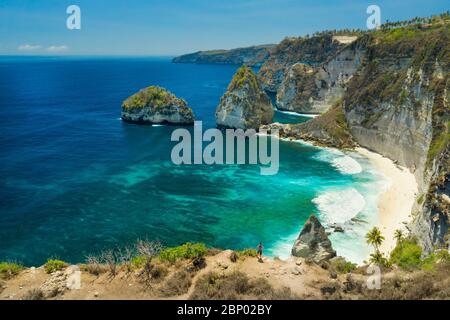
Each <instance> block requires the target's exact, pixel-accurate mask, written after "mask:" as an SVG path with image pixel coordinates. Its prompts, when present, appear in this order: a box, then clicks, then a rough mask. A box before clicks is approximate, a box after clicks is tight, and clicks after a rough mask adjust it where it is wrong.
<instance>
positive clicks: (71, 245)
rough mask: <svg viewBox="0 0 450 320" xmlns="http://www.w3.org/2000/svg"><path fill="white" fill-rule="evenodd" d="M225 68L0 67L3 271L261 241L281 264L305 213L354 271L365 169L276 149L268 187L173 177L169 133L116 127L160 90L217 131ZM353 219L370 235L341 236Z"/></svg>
mask: <svg viewBox="0 0 450 320" xmlns="http://www.w3.org/2000/svg"><path fill="white" fill-rule="evenodd" d="M236 68H237V67H235V66H214V65H184V64H172V63H170V60H169V59H167V58H158V59H156V58H152V59H150V58H148V59H147V58H83V59H77V58H52V59H48V58H25V59H24V58H16V57H9V58H0V110H1V113H0V143H1V146H2V147H1V149H0V161H1V163H2V166H1V168H0V177H1V180H0V195H1V203H0V239H1V246H0V260H17V261H20V262H23V263H25V264H27V265H37V264H41V263H43V262H44V261H45V260H46V259H47V258H48V257H58V258H61V259H64V260H67V261H70V262H73V263H75V262H81V261H83V260H84V258H85V256H86V255H88V254H92V253H94V254H95V253H97V252H99V251H101V250H103V249H105V248H113V247H117V246H123V245H126V244H130V243H133V242H134V241H135V240H136V239H137V238H148V239H158V240H160V241H162V242H163V243H164V244H165V245H168V246H172V245H178V244H181V243H184V242H187V241H202V242H205V243H207V244H208V245H210V246H214V247H219V248H233V249H239V248H246V247H255V246H256V245H257V244H258V243H259V241H262V242H263V244H264V245H265V248H266V253H267V254H269V255H272V256H280V257H283V258H284V257H287V256H288V255H289V252H290V248H291V246H292V243H293V241H294V239H295V238H296V236H297V235H298V233H299V231H300V229H301V227H302V225H303V223H304V222H305V220H306V219H307V218H308V216H309V215H310V214H311V213H315V214H318V215H319V217H320V218H321V220H322V221H324V222H325V223H326V224H332V223H335V222H337V223H340V224H342V225H343V226H344V227H345V228H346V230H347V232H346V233H345V234H333V235H332V240H333V243H334V245H335V247H336V249H337V251H338V253H339V254H344V255H346V256H347V257H349V258H351V259H352V260H354V261H358V262H359V261H362V259H364V258H365V257H366V256H367V253H368V250H369V248H367V246H366V245H365V244H364V240H363V237H364V233H365V231H366V230H367V229H368V228H369V227H370V225H371V224H372V223H373V222H374V221H376V201H377V195H378V193H379V192H380V190H381V188H382V181H381V180H380V177H379V176H378V174H377V173H376V172H374V171H373V169H372V168H371V166H370V164H369V163H368V161H367V160H366V159H365V158H362V157H359V156H357V155H355V154H350V155H347V154H342V153H340V152H336V151H333V150H327V149H321V148H316V147H312V146H310V145H306V144H302V143H298V142H286V141H281V142H280V170H279V173H278V174H277V175H274V176H261V175H260V174H259V167H258V166H251V165H215V166H206V165H190V166H176V165H174V164H172V163H171V161H170V151H171V148H172V146H173V144H172V143H171V142H170V134H171V132H172V131H173V130H174V129H175V128H176V127H171V126H155V127H152V126H138V125H132V124H127V123H123V122H122V121H120V120H119V117H120V104H121V102H122V101H123V100H124V99H125V98H126V97H127V96H129V95H130V94H132V93H134V92H135V91H137V90H138V89H140V88H142V87H145V86H148V85H154V84H157V85H161V86H164V87H166V88H167V89H169V90H171V91H172V92H174V93H175V94H176V95H178V96H180V97H182V98H184V99H186V100H187V101H188V102H189V104H190V105H191V106H192V108H193V110H194V112H195V114H196V116H197V119H198V120H202V121H203V126H204V129H207V128H210V127H214V125H215V124H214V111H215V108H216V106H217V104H218V101H219V99H220V97H221V95H222V94H223V93H224V92H225V90H226V87H227V84H228V82H229V81H230V79H231V77H232V75H233V74H234V72H235V70H236ZM276 117H277V118H276V120H277V121H281V122H296V121H305V120H306V118H304V117H298V116H293V115H286V114H280V113H277V115H276ZM296 119H298V120H296ZM349 204H351V205H349ZM354 216H358V217H359V218H362V219H363V220H365V221H366V222H367V223H362V222H358V223H352V222H351V220H350V219H351V218H352V217H354Z"/></svg>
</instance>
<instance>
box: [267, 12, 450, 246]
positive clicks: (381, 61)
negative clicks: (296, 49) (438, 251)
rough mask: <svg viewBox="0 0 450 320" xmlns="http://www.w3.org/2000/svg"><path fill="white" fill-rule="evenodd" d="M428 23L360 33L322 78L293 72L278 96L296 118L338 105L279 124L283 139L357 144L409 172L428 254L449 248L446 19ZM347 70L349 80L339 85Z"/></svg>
mask: <svg viewBox="0 0 450 320" xmlns="http://www.w3.org/2000/svg"><path fill="white" fill-rule="evenodd" d="M432 21H433V23H431V24H428V25H422V24H418V23H412V24H406V26H404V27H401V28H395V29H389V28H383V29H382V30H379V31H376V32H368V33H366V34H363V35H361V36H360V37H359V38H358V40H356V41H355V42H354V43H352V44H350V45H347V46H346V47H344V48H341V49H339V50H338V52H337V53H333V54H332V55H330V56H329V59H328V60H327V61H326V62H325V63H323V64H322V65H321V66H320V67H319V69H321V70H322V71H320V70H317V68H316V69H315V67H314V66H306V65H304V64H297V65H294V66H292V67H291V70H290V73H289V74H288V75H287V77H286V78H285V81H284V82H283V85H282V87H281V88H280V90H279V93H278V101H279V102H278V103H279V104H280V106H288V107H289V106H290V105H297V106H300V107H299V109H297V111H301V112H308V110H312V109H311V108H316V107H315V103H317V101H321V103H327V101H328V102H329V103H335V107H334V108H332V109H331V110H330V111H329V112H327V113H325V114H324V115H323V116H321V117H318V118H315V119H313V120H310V121H309V122H307V123H305V124H299V125H282V126H281V127H282V129H283V130H282V131H283V134H285V135H286V136H292V137H300V138H303V139H308V140H314V141H316V142H318V143H319V144H328V145H330V144H331V145H333V146H340V147H346V146H351V145H352V144H353V142H356V143H358V144H359V145H361V146H363V147H366V148H368V149H371V150H373V151H375V152H377V153H380V154H382V155H384V156H386V157H388V158H390V159H393V160H395V161H397V162H398V163H399V164H400V165H403V166H406V167H408V168H409V169H410V170H411V171H412V172H414V174H415V176H416V180H417V182H418V184H419V195H418V198H417V204H416V206H415V208H414V210H413V216H414V222H413V223H412V224H411V226H410V229H411V231H412V234H413V235H415V236H417V237H418V239H419V241H420V242H421V244H422V245H423V247H424V248H425V251H426V252H429V251H431V249H432V248H433V246H434V245H448V228H449V217H448V215H449V205H448V202H446V201H445V199H448V198H449V189H450V187H449V182H448V181H449V171H450V165H449V153H450V152H449V141H450V134H449V127H450V122H449V119H450V107H449V104H448V103H449V92H450V91H449V86H450V76H449V72H450V31H449V28H450V27H449V19H448V17H447V16H445V15H443V18H442V17H441V18H436V19H434V20H432ZM269 61H270V59H269ZM345 70H348V71H349V72H348V73H347V74H348V75H350V76H349V77H345V78H344V80H343V81H340V77H341V76H342V72H346V71H345ZM339 75H340V76H339ZM344 76H345V74H344ZM318 79H320V80H324V82H322V85H317V84H318V81H317V80H318ZM341 79H342V78H341ZM327 88H328V89H327ZM322 89H327V90H324V91H322V94H321V90H322ZM323 92H325V94H323ZM327 94H328V96H327ZM330 97H333V98H338V97H341V99H336V101H334V99H329V98H330ZM278 126H280V125H278ZM446 241H447V244H445V243H446Z"/></svg>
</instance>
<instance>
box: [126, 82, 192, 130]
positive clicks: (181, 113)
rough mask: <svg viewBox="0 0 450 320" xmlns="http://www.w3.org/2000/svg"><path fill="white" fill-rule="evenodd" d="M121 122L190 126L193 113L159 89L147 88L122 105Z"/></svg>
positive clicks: (179, 101) (177, 99) (181, 100)
mask: <svg viewBox="0 0 450 320" xmlns="http://www.w3.org/2000/svg"><path fill="white" fill-rule="evenodd" d="M122 120H124V121H127V122H133V123H139V124H157V123H169V124H180V125H185V124H192V123H194V113H193V112H192V109H191V108H189V107H188V106H187V103H186V101H184V100H183V99H179V98H177V97H176V96H175V95H173V94H172V93H171V92H169V91H167V90H165V89H163V88H161V87H155V86H151V87H147V88H145V89H142V90H140V91H139V92H138V93H136V94H134V95H132V96H130V97H129V98H128V99H126V100H125V101H124V102H123V104H122Z"/></svg>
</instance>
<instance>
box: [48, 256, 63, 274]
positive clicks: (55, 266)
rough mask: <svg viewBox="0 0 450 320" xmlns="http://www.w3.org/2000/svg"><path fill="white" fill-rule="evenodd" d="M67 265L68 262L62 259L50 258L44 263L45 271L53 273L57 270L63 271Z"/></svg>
mask: <svg viewBox="0 0 450 320" xmlns="http://www.w3.org/2000/svg"><path fill="white" fill-rule="evenodd" d="M66 267H67V263H65V262H64V261H62V260H56V259H49V260H47V263H46V264H45V265H44V269H45V272H47V273H53V272H56V271H61V270H63V269H64V268H66Z"/></svg>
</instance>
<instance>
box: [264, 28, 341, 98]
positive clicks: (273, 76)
mask: <svg viewBox="0 0 450 320" xmlns="http://www.w3.org/2000/svg"><path fill="white" fill-rule="evenodd" d="M344 46H345V44H344V43H342V42H340V41H337V40H336V39H333V34H332V33H330V32H325V33H323V34H318V35H315V36H313V37H299V38H286V39H284V40H283V41H282V42H280V44H278V45H277V46H276V47H275V49H274V50H273V51H272V52H271V54H270V56H269V58H268V59H267V61H266V62H264V64H263V65H262V66H261V69H260V70H259V72H258V77H259V79H260V81H261V83H262V85H263V88H264V89H265V90H267V91H271V92H277V91H278V89H279V88H280V86H281V84H282V82H283V80H284V78H285V76H286V74H287V73H288V72H289V69H290V68H291V67H292V66H293V65H294V64H296V63H303V64H306V65H309V66H319V65H320V64H322V63H324V62H325V61H327V59H328V58H329V57H330V56H332V55H333V54H334V53H337V52H338V50H339V49H341V48H342V47H344Z"/></svg>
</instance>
